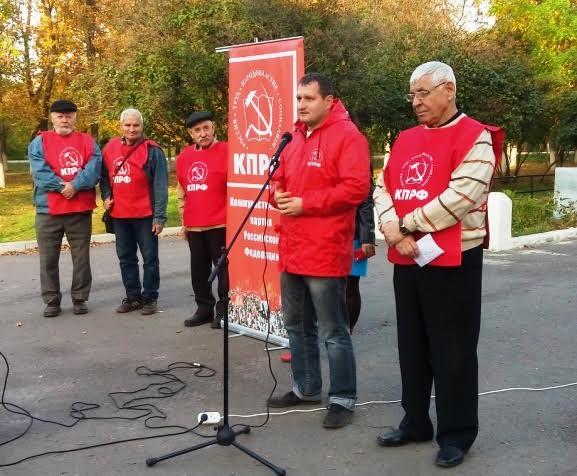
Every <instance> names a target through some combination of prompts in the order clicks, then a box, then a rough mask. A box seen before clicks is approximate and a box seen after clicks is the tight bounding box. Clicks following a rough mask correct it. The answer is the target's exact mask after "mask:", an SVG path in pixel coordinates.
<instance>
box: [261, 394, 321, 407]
mask: <svg viewBox="0 0 577 476" xmlns="http://www.w3.org/2000/svg"><path fill="white" fill-rule="evenodd" d="M320 401H321V399H320V398H319V399H318V400H317V399H315V400H303V399H302V398H299V397H297V395H296V394H295V393H294V392H293V391H292V390H291V391H290V392H287V393H285V394H284V395H281V396H280V397H272V398H269V400H268V406H269V407H271V408H284V407H296V406H297V405H311V404H312V403H320Z"/></svg>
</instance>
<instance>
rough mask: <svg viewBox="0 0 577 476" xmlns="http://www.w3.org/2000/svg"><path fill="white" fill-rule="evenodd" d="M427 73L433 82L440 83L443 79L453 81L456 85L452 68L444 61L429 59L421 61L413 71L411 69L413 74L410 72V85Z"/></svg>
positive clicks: (448, 81)
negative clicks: (425, 61)
mask: <svg viewBox="0 0 577 476" xmlns="http://www.w3.org/2000/svg"><path fill="white" fill-rule="evenodd" d="M427 75H431V79H432V80H433V83H435V84H440V83H442V82H443V81H446V82H447V83H453V84H454V85H455V87H457V80H456V79H455V73H453V68H451V67H450V66H449V65H448V64H446V63H441V62H440V61H429V62H428V63H423V64H421V65H419V66H417V67H416V68H415V71H413V74H411V79H410V81H409V83H410V84H411V86H412V85H413V84H415V83H416V82H417V81H418V80H419V79H421V78H422V77H423V76H427Z"/></svg>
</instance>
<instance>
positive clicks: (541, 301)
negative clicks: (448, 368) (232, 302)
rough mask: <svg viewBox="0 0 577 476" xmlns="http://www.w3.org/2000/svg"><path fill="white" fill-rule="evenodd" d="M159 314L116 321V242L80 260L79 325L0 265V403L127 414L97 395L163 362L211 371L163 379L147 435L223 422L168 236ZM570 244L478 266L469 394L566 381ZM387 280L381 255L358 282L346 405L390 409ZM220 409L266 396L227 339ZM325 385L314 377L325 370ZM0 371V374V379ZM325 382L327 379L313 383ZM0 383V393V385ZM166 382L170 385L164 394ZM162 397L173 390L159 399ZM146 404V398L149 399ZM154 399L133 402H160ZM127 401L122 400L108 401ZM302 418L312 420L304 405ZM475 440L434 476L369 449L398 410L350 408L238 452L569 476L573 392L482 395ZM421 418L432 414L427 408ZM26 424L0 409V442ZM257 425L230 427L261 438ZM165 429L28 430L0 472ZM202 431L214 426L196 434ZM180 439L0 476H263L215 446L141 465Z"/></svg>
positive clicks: (118, 425) (245, 351) (215, 356)
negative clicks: (479, 300)
mask: <svg viewBox="0 0 577 476" xmlns="http://www.w3.org/2000/svg"><path fill="white" fill-rule="evenodd" d="M160 246H161V252H160V259H161V296H160V300H159V306H160V309H161V312H159V313H157V314H155V315H153V316H141V315H140V314H138V313H131V314H128V315H119V314H116V313H115V312H114V308H115V306H116V305H117V304H118V303H119V302H120V300H121V298H122V297H123V296H122V294H123V293H122V286H121V282H120V275H119V270H118V264H117V258H116V254H115V251H114V245H113V244H107V245H99V246H96V247H94V248H93V249H92V264H93V275H94V276H93V291H92V294H91V298H90V301H89V307H90V313H89V314H87V315H85V316H74V315H72V312H71V308H72V305H71V303H70V297H69V293H68V292H66V293H65V297H64V300H63V314H62V315H61V316H59V317H57V318H54V319H45V318H43V317H42V316H41V312H42V308H43V306H42V303H41V300H40V297H39V282H38V256H37V255H35V254H24V255H16V256H0V329H1V331H0V332H1V333H0V351H2V352H3V353H4V354H5V355H6V357H7V358H8V360H9V363H10V375H9V378H8V385H7V389H6V393H5V397H4V399H5V401H7V402H12V403H16V404H18V405H20V406H22V407H24V408H26V409H27V410H28V411H30V412H31V413H32V414H34V415H35V416H38V417H41V418H44V419H51V420H58V421H62V422H66V423H72V422H73V421H74V420H73V419H72V418H71V417H70V416H69V410H70V406H71V404H72V403H73V402H76V401H82V402H93V403H98V404H100V405H101V406H102V407H101V408H99V409H97V410H95V411H93V412H91V413H90V415H93V416H100V417H106V416H119V415H124V416H133V414H134V412H128V411H118V410H116V409H115V408H114V406H113V405H112V402H111V400H110V398H109V397H108V393H110V392H123V391H133V390H136V389H139V388H141V387H144V386H146V385H148V384H149V383H150V382H151V381H155V379H156V381H162V380H163V379H162V378H159V377H152V378H146V377H142V376H139V375H137V374H136V373H135V369H136V368H137V367H138V366H142V365H143V366H148V367H150V368H152V369H164V368H166V367H167V366H168V365H169V364H170V363H172V362H182V361H184V362H197V363H200V364H202V365H206V366H208V367H212V368H214V369H216V370H217V373H216V375H215V376H214V377H209V378H199V377H195V376H194V375H193V372H192V371H190V370H187V369H180V370H176V371H175V372H174V373H175V374H176V375H177V376H178V377H180V378H181V379H182V380H183V381H184V382H185V383H186V384H187V386H186V388H184V389H183V390H182V391H180V392H179V393H177V394H176V395H175V396H173V397H171V398H167V399H163V400H150V399H148V400H144V403H147V402H152V403H155V404H156V405H158V407H160V408H161V409H162V410H163V411H164V412H165V413H166V414H167V416H168V418H167V420H166V421H160V420H154V421H152V422H151V423H152V424H153V425H163V424H168V425H181V426H184V427H189V428H190V427H192V426H194V425H195V424H196V421H197V415H198V413H200V412H203V411H222V388H223V386H222V378H223V373H222V363H223V356H222V331H215V330H212V329H210V328H209V326H208V325H205V326H201V327H198V328H184V327H183V325H182V322H183V320H184V319H185V318H186V317H188V316H189V315H190V314H191V312H192V310H193V306H192V297H191V289H190V278H189V274H188V249H187V246H186V243H185V242H184V241H182V240H179V239H177V238H163V239H162V240H161V245H160ZM70 268H71V264H70V257H69V254H68V253H66V252H64V253H63V255H62V257H61V281H62V288H63V289H66V288H67V287H68V286H69V284H70ZM576 268H577V241H572V242H565V243H558V244H546V245H540V246H538V247H535V248H531V249H524V250H516V251H508V252H501V253H486V254H485V268H484V271H485V272H484V290H483V318H482V329H481V337H480V342H479V363H480V372H479V375H480V380H479V386H480V391H481V392H486V391H493V390H499V389H508V388H516V387H530V388H534V389H542V388H546V387H552V386H559V385H564V384H570V383H574V382H577V346H576V336H577V319H576V315H577V312H576V303H577V297H576V290H577V279H576V275H577V273H576ZM391 275H392V267H391V266H390V265H389V264H388V263H387V262H386V259H385V246H383V245H382V244H381V246H380V247H379V248H378V254H377V256H376V257H375V258H373V259H372V260H371V263H370V266H369V277H368V278H366V279H363V280H362V281H361V292H362V295H363V310H362V315H361V318H360V320H359V324H358V326H357V328H356V329H355V333H354V335H353V341H354V345H355V349H356V354H357V366H358V390H359V403H362V402H369V401H375V400H378V401H396V400H398V399H399V398H400V396H401V386H400V375H399V368H398V356H397V349H396V331H395V315H394V300H393V292H392V285H391V284H392V282H391V281H392V277H391ZM229 342H230V356H231V358H230V364H231V370H230V411H231V414H233V415H248V414H254V413H262V412H264V411H265V410H266V408H265V400H266V398H267V397H268V395H269V393H270V391H271V389H272V387H273V379H272V377H271V375H270V372H269V364H268V359H267V354H266V352H265V350H264V343H263V342H261V341H258V340H255V339H251V338H248V337H245V336H235V337H231V338H230V340H229ZM279 355H280V352H279V351H273V352H272V353H271V356H272V368H273V370H274V373H275V375H276V378H277V379H278V384H279V387H278V390H277V392H284V391H286V390H288V388H289V386H290V373H289V366H288V365H287V364H283V363H282V362H280V360H279ZM324 372H325V373H324V375H325V376H326V375H327V366H326V362H325V365H324ZM5 373H6V368H5V365H4V364H3V363H2V362H0V378H1V379H3V378H4V376H5ZM325 380H327V379H325ZM0 385H3V384H0ZM172 385H175V384H174V383H170V384H168V386H172ZM172 388H175V387H172ZM150 392H152V393H150ZM154 392H158V390H157V389H152V390H151V391H149V392H148V393H146V392H144V393H140V394H138V396H151V395H158V393H154ZM117 398H118V399H119V400H122V401H125V400H126V399H127V398H130V397H128V396H117ZM313 408H314V407H313ZM479 413H480V433H479V437H478V439H477V441H476V443H475V445H474V446H473V448H472V449H471V451H470V452H469V454H468V455H467V458H466V460H465V462H464V464H463V465H461V466H459V467H457V468H454V469H449V470H443V469H439V468H436V467H435V466H434V465H433V460H434V456H435V454H436V450H437V449H436V446H435V444H434V443H432V442H431V443H422V444H413V445H408V446H405V447H402V448H381V447H379V446H378V445H377V444H376V440H375V438H376V436H377V435H378V433H379V432H380V431H382V430H383V429H386V427H389V426H396V425H397V424H398V422H399V420H400V419H401V417H402V408H401V407H400V405H399V404H398V403H372V404H367V405H363V406H359V407H358V408H357V411H356V414H355V419H354V423H353V424H352V425H350V426H348V427H346V428H344V429H341V430H336V431H328V430H325V429H323V428H322V426H321V421H322V417H323V415H324V411H322V410H321V411H317V412H309V413H292V414H289V415H284V416H272V417H271V418H270V420H269V421H268V423H267V424H266V425H265V426H264V427H261V428H254V429H252V431H251V433H250V434H248V435H241V436H239V437H238V438H237V442H238V443H240V444H242V445H245V446H246V447H248V448H249V449H251V450H253V451H255V452H257V453H258V454H260V455H262V456H263V457H265V458H267V459H269V460H270V461H272V462H273V463H274V464H276V465H278V466H281V467H283V468H285V469H286V471H287V474H289V475H303V476H309V475H331V476H332V475H334V476H340V475H363V476H364V475H407V476H409V475H437V474H439V475H440V474H446V473H450V474H454V475H507V476H508V475H520V476H521V475H523V476H525V475H546V476H551V475H559V476H561V475H567V476H569V475H577V386H569V387H565V388H558V389H550V390H543V391H528V390H518V391H506V392H501V393H494V394H490V395H482V396H481V397H480V401H479ZM431 414H432V416H433V419H434V404H432V405H431ZM27 421H28V420H27V418H26V417H24V416H20V415H14V414H11V413H9V412H7V411H6V410H5V409H2V408H0V442H2V441H6V440H8V439H10V438H12V437H13V436H15V435H17V434H19V433H20V432H21V431H22V430H23V429H24V428H25V427H26V424H27ZM264 421H265V419H264V417H262V416H259V417H254V418H248V419H241V418H238V417H231V418H230V422H231V424H233V423H249V424H251V425H259V424H262V423H263V422H264ZM174 431H176V430H175V429H170V430H150V429H147V428H145V427H144V423H143V420H133V421H126V420H87V421H80V422H79V423H78V424H77V425H76V426H75V427H74V428H62V427H58V426H55V425H52V424H47V423H38V422H37V423H34V425H33V426H32V428H31V430H30V432H28V433H27V434H26V435H25V436H24V437H22V438H21V439H19V440H17V441H14V442H12V443H10V444H8V445H5V446H2V447H0V464H7V463H11V462H14V461H16V460H19V459H21V458H25V457H27V456H30V455H33V454H36V453H41V452H46V451H59V450H63V449H76V448H80V447H83V446H87V445H94V444H97V443H103V442H112V441H115V440H122V439H127V438H133V437H142V436H151V435H157V434H162V433H170V432H174ZM199 431H202V432H204V433H207V434H210V433H212V427H210V426H209V427H203V428H202V429H201V430H199ZM204 441H206V440H204V439H203V438H200V437H198V436H196V435H194V434H191V433H188V434H186V435H181V436H171V437H168V436H165V437H161V438H158V439H152V440H145V441H137V442H131V443H124V444H118V445H113V446H107V447H104V448H98V449H89V450H83V451H79V452H72V453H68V454H62V455H52V456H45V457H41V458H37V459H32V460H29V461H26V462H23V463H21V464H18V465H16V466H11V467H3V468H1V467H0V474H2V475H6V476H32V475H83V476H85V475H86V476H91V475H139V476H140V475H146V476H148V475H150V476H154V475H175V476H176V475H178V476H184V475H202V476H204V475H206V476H213V475H214V476H216V475H218V476H222V475H269V474H271V475H272V474H273V473H272V472H271V471H270V470H269V469H267V468H266V467H264V466H262V465H261V464H260V463H258V462H256V461H255V460H253V459H251V458H249V457H248V456H246V455H245V454H243V453H241V452H240V451H239V450H238V449H236V448H234V447H224V446H220V445H215V446H211V447H209V448H204V449H201V450H199V451H197V452H194V453H188V454H185V455H182V456H179V457H177V458H174V459H171V460H169V461H164V462H161V463H158V464H157V465H156V466H154V467H151V468H149V467H147V466H146V464H145V460H146V458H148V457H150V456H158V455H162V454H165V453H168V452H171V451H174V450H176V449H181V448H184V447H188V446H192V445H195V444H198V443H202V442H204Z"/></svg>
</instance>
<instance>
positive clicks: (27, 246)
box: [0, 226, 181, 255]
mask: <svg viewBox="0 0 577 476" xmlns="http://www.w3.org/2000/svg"><path fill="white" fill-rule="evenodd" d="M180 230H181V227H180V226H172V227H168V228H165V229H164V230H162V233H161V234H160V236H161V237H163V236H175V235H178V234H179V233H180ZM115 241H116V236H114V235H112V234H110V233H102V234H99V235H92V238H91V239H90V243H91V244H92V243H114V242H115ZM62 244H63V245H68V240H67V239H66V238H64V239H63V240H62ZM37 248H38V242H37V241H36V240H34V241H11V242H7V243H0V255H5V254H11V253H26V252H30V251H34V250H36V249H37Z"/></svg>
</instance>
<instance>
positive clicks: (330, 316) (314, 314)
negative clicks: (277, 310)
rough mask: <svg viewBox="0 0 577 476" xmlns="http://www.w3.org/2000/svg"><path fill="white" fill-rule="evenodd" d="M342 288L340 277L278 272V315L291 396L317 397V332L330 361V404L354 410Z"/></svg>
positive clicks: (319, 383)
mask: <svg viewBox="0 0 577 476" xmlns="http://www.w3.org/2000/svg"><path fill="white" fill-rule="evenodd" d="M345 289H346V278H344V277H343V278H318V277H312V276H302V275H298V274H290V273H281V293H282V310H283V319H284V324H285V329H286V330H287V333H288V336H289V342H290V349H291V356H292V359H291V366H292V373H293V392H294V393H295V394H296V395H297V396H298V397H300V398H302V399H303V400H316V399H318V398H320V395H321V391H322V376H321V365H320V353H319V328H320V334H321V338H322V340H323V341H324V344H325V347H326V349H327V354H328V359H329V370H330V389H329V403H335V404H337V405H341V406H343V407H345V408H347V409H348V410H354V407H355V402H356V399H357V375H356V364H355V355H354V352H353V344H352V341H351V335H350V333H349V321H348V318H347V310H346V304H345Z"/></svg>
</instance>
